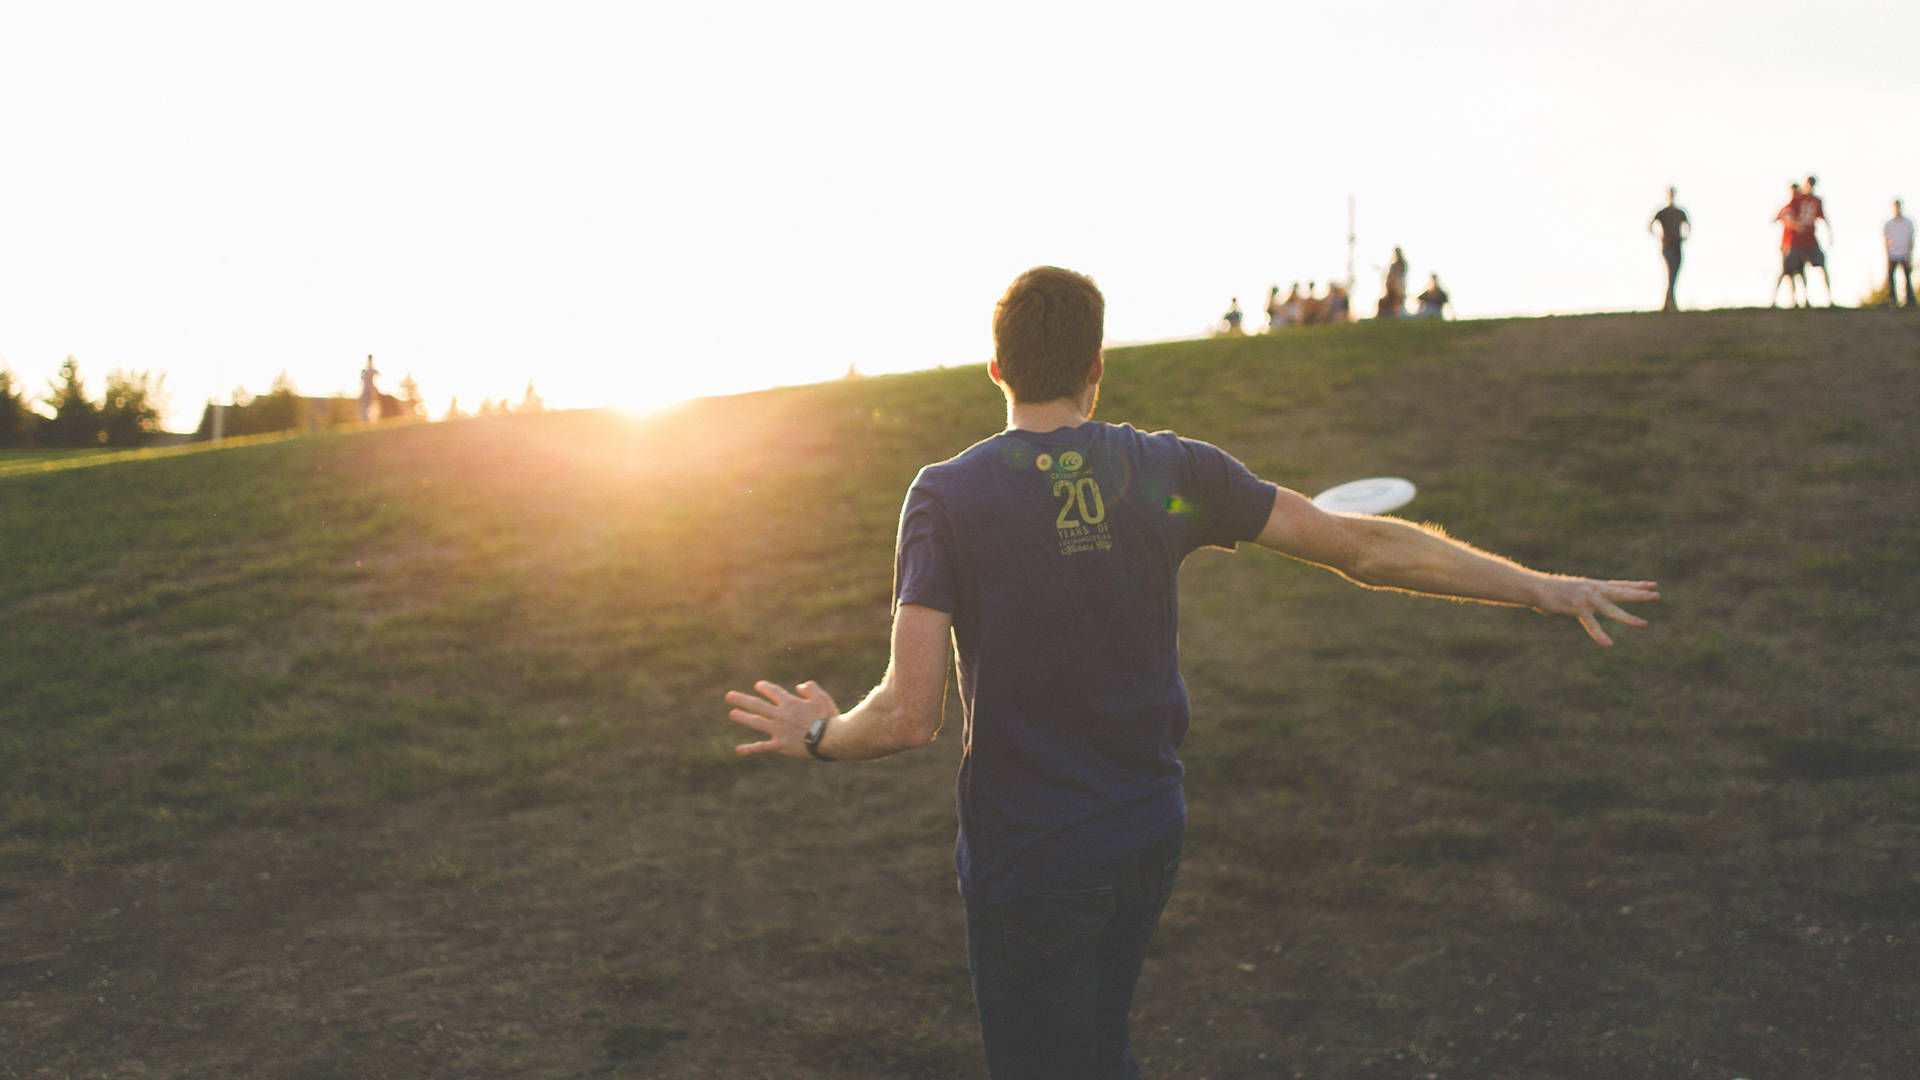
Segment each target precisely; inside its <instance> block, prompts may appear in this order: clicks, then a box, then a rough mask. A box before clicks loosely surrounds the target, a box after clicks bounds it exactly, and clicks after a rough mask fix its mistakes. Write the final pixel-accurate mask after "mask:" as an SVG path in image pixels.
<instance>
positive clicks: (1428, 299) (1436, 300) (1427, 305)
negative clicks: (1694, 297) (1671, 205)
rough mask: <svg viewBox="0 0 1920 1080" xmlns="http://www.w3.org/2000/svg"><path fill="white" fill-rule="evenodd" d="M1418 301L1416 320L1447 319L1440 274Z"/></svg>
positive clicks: (1429, 281)
mask: <svg viewBox="0 0 1920 1080" xmlns="http://www.w3.org/2000/svg"><path fill="white" fill-rule="evenodd" d="M1669 295H1671V294H1669ZM1417 299H1418V300H1419V301H1420V310H1419V311H1418V312H1416V313H1415V317H1416V318H1421V319H1444V318H1446V317H1447V316H1446V310H1447V290H1445V289H1443V288H1441V287H1440V275H1439V274H1428V275H1427V290H1426V291H1425V292H1423V293H1421V294H1420V295H1419V296H1418V297H1417Z"/></svg>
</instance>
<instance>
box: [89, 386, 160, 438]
mask: <svg viewBox="0 0 1920 1080" xmlns="http://www.w3.org/2000/svg"><path fill="white" fill-rule="evenodd" d="M166 381H167V377H166V376H165V375H161V376H159V377H158V378H155V377H154V376H153V375H151V374H150V373H148V372H145V371H113V372H110V373H108V375H107V396H106V400H105V401H104V402H102V403H101V406H100V429H101V432H102V433H103V435H104V436H105V438H106V441H107V445H108V446H140V445H142V444H144V443H145V442H146V441H147V440H148V439H149V438H151V437H152V436H153V435H155V434H156V433H158V432H159V430H160V410H161V409H162V408H164V407H165V406H166V390H165V385H166Z"/></svg>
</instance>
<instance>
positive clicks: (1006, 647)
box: [895, 422, 1275, 902]
mask: <svg viewBox="0 0 1920 1080" xmlns="http://www.w3.org/2000/svg"><path fill="white" fill-rule="evenodd" d="M1274 490H1275V489H1274V488H1273V486H1272V485H1270V484H1267V483H1265V482H1263V481H1260V480H1257V479H1255V478H1254V477H1253V475H1252V474H1251V473H1249V472H1247V470H1246V469H1245V468H1244V467H1243V466H1241V465H1240V464H1239V463H1238V462H1237V461H1234V460H1233V459H1232V458H1231V457H1229V456H1227V455H1226V454H1224V453H1222V452H1221V451H1219V450H1217V449H1215V448H1214V447H1212V446H1209V445H1207V444H1205V443H1199V442H1194V441H1191V440H1186V439H1181V438H1179V437H1178V436H1175V435H1173V434H1171V433H1169V432H1160V433H1156V434H1145V433H1142V432H1140V431H1137V430H1135V429H1134V428H1132V427H1131V426H1128V425H1120V426H1113V425H1108V424H1102V423H1092V422H1089V423H1085V424H1081V425H1078V426H1075V427H1063V428H1060V429H1058V430H1055V431H1051V432H1046V433H1036V432H1028V431H1018V430H1014V431H1007V432H1003V433H1001V434H999V435H996V436H994V437H993V438H990V439H987V440H985V441H983V442H981V443H978V444H976V445H974V446H973V447H972V448H970V449H968V450H967V451H965V452H964V453H962V454H960V455H959V456H957V457H955V458H953V459H951V460H949V461H946V462H942V463H940V464H938V465H931V466H928V467H927V468H926V469H923V470H922V471H921V473H920V476H919V477H918V478H917V479H916V480H915V481H914V484H913V487H912V489H911V490H910V491H909V493H908V496H907V503H906V507H905V509H904V510H903V512H902V515H901V523H900V543H899V556H898V563H897V564H896V567H895V576H896V598H897V600H898V602H900V603H910V604H918V605H923V606H928V607H932V608H936V609H938V610H941V611H947V612H950V613H951V614H952V616H953V636H954V642H955V646H956V649H957V651H958V653H959V671H960V697H961V703H962V705H963V707H964V709H965V712H966V717H967V735H966V756H965V758H964V760H963V762H962V765H961V773H960V779H959V801H960V809H961V836H960V839H959V848H958V855H959V866H960V871H961V888H962V892H963V893H964V894H965V895H967V896H968V897H969V898H982V899H985V900H986V901H987V902H997V900H998V899H1000V898H1004V897H1008V896H1013V895H1021V894H1023V893H1029V892H1032V891H1037V890H1039V889H1045V888H1048V887H1049V886H1050V885H1052V884H1054V883H1056V882H1057V881H1060V880H1065V879H1067V878H1069V877H1071V876H1073V874H1074V873H1075V872H1077V871H1078V870H1079V869H1082V868H1084V867H1086V866H1089V865H1094V864H1097V863H1099V862H1104V861H1108V860H1110V859H1112V858H1114V857H1116V856H1118V855H1120V854H1124V853H1125V852H1127V851H1129V850H1131V849H1133V848H1135V847H1137V846H1139V844H1141V843H1142V842H1143V841H1144V840H1149V839H1152V838H1153V836H1152V834H1154V833H1155V832H1156V831H1158V832H1160V833H1165V832H1170V831H1173V830H1176V829H1178V828H1179V826H1180V824H1181V822H1182V820H1183V816H1184V809H1183V804H1182V802H1181V798H1180V790H1179V787H1180V776H1181V769H1180V764H1179V760H1178V758H1177V757H1176V755H1175V748H1176V747H1177V746H1178V745H1179V742H1180V740H1181V738H1182V737H1183V736H1184V735H1185V732H1186V725H1187V698H1186V687H1185V684H1184V683H1183V682H1182V681H1181V678H1180V672H1179V658H1178V653H1177V647H1176V640H1177V635H1178V618H1179V602H1178V587H1177V575H1178V573H1179V567H1180V562H1181V560H1182V559H1184V558H1185V557H1186V556H1187V554H1188V553H1190V552H1192V551H1193V550H1195V549H1197V548H1199V547H1203V546H1207V545H1210V544H1211V545H1221V546H1231V545H1232V544H1233V543H1234V542H1235V541H1236V540H1242V539H1250V538H1252V537H1253V536H1255V535H1257V534H1258V533H1259V531H1260V527H1261V525H1262V523H1264V521H1265V520H1266V516H1267V513H1268V511H1269V510H1270V509H1271V507H1272V504H1273V494H1274Z"/></svg>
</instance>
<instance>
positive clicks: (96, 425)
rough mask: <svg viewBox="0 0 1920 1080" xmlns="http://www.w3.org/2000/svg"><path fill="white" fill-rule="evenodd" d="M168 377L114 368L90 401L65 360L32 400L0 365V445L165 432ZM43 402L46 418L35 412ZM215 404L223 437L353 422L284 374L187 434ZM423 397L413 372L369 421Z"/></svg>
mask: <svg viewBox="0 0 1920 1080" xmlns="http://www.w3.org/2000/svg"><path fill="white" fill-rule="evenodd" d="M165 383H166V376H165V375H153V374H151V373H149V372H145V371H121V370H115V371H112V372H109V373H108V375H107V386H106V394H105V396H104V397H103V398H102V399H101V400H99V401H94V400H93V399H91V398H89V397H88V396H87V392H86V386H85V383H84V382H83V381H82V379H81V376H80V365H79V363H78V362H77V361H76V360H74V358H73V357H71V356H69V357H67V361H66V363H64V364H62V365H60V374H59V375H58V376H57V377H56V378H54V379H51V380H49V381H48V388H47V391H46V393H45V394H43V395H41V396H40V397H39V398H37V399H35V398H33V397H30V396H29V395H28V393H27V391H26V390H25V389H24V388H23V387H22V386H21V385H20V383H19V379H18V378H17V377H16V376H15V375H14V374H13V372H12V371H11V370H9V369H8V368H6V367H4V366H0V448H14V447H29V446H38V447H52V448H86V447H137V446H144V445H146V444H147V443H148V442H150V441H152V440H153V439H154V438H155V437H156V436H159V435H162V434H164V431H163V429H162V426H161V425H162V413H163V412H164V411H165V409H166V407H167V394H166V389H165ZM36 404H38V405H44V406H45V407H46V408H48V409H51V410H52V415H50V416H49V415H47V414H46V413H45V412H42V411H38V410H36V409H35V407H34V406H35V405H36ZM546 407H547V405H546V402H545V401H544V400H542V399H541V397H540V395H539V393H538V392H536V391H535V390H534V388H533V383H531V382H529V383H527V389H526V393H525V394H523V395H522V396H521V398H520V400H519V401H518V402H512V401H509V400H508V399H506V398H501V399H499V400H498V401H496V400H494V399H493V398H486V399H484V400H482V401H481V403H480V406H479V408H478V409H477V410H476V411H475V412H473V413H468V412H466V411H465V410H463V409H461V407H460V401H459V399H458V398H455V399H453V401H452V403H451V404H450V405H449V406H448V408H447V412H446V419H449V420H453V419H458V418H460V417H465V416H470V415H478V416H504V415H507V414H509V413H538V412H545V411H546ZM216 408H217V409H219V410H220V411H221V413H222V415H221V417H220V431H221V434H222V435H223V436H229V437H230V436H239V435H265V434H272V433H275V432H281V431H315V430H320V429H323V428H330V427H337V426H341V425H345V424H352V423H357V422H358V421H359V418H360V417H359V402H358V401H357V400H356V399H354V398H350V397H346V396H344V395H340V394H335V395H333V396H331V397H308V396H306V395H304V394H302V393H300V390H299V388H298V387H296V386H295V385H294V383H293V379H292V378H291V377H289V376H288V375H287V373H286V372H284V371H283V372H281V373H280V374H279V375H278V376H277V377H275V378H274V380H273V385H272V387H271V388H269V389H268V390H267V392H266V393H264V394H258V395H256V394H252V393H249V392H248V391H247V390H246V388H245V387H240V388H237V389H235V390H234V392H233V403H232V404H230V405H211V404H210V405H208V406H207V407H206V408H205V409H203V410H202V411H201V414H200V424H199V427H198V429H197V430H196V431H195V432H194V435H193V437H194V438H195V439H198V440H203V441H204V440H207V439H211V438H212V437H213V430H214V410H215V409H216ZM426 417H427V406H426V399H425V398H423V397H422V396H421V394H420V384H419V383H417V382H416V381H414V378H413V376H412V375H411V374H409V375H407V376H406V377H405V378H403V379H401V380H400V393H399V394H398V395H393V394H385V393H383V394H381V395H380V396H379V399H378V401H377V402H376V404H375V406H374V408H373V409H372V415H371V419H376V420H404V419H426Z"/></svg>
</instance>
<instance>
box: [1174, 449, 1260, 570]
mask: <svg viewBox="0 0 1920 1080" xmlns="http://www.w3.org/2000/svg"><path fill="white" fill-rule="evenodd" d="M1180 444H1181V451H1182V453H1183V454H1184V456H1185V462H1184V465H1185V467H1184V468H1183V469H1182V473H1183V476H1182V485H1181V486H1182V487H1183V488H1184V489H1185V491H1183V492H1182V497H1181V502H1182V504H1183V505H1184V506H1185V507H1187V508H1188V510H1189V512H1190V513H1191V515H1192V520H1193V526H1192V532H1191V533H1189V534H1188V538H1187V547H1188V548H1189V549H1193V548H1202V547H1223V548H1229V549H1230V548H1232V547H1233V545H1235V544H1237V543H1239V542H1240V541H1242V540H1252V539H1254V538H1256V537H1258V536H1259V535H1260V531H1261V530H1262V529H1264V528H1266V526H1267V518H1268V517H1269V516H1270V515H1271V514H1272V513H1273V500H1274V499H1275V498H1276V497H1277V496H1278V495H1279V493H1280V488H1279V487H1278V485H1275V484H1272V483H1269V482H1268V481H1265V480H1262V479H1260V478H1259V477H1257V476H1255V475H1253V472H1252V471H1251V470H1250V469H1248V468H1247V467H1246V466H1245V465H1242V464H1241V463H1240V461H1239V460H1238V459H1237V458H1235V457H1234V456H1233V455H1232V454H1229V453H1227V452H1226V451H1224V450H1222V449H1220V448H1219V447H1217V446H1214V445H1213V444H1212V443H1204V442H1201V441H1200V440H1198V439H1182V440H1180ZM1187 492H1191V494H1187Z"/></svg>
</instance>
